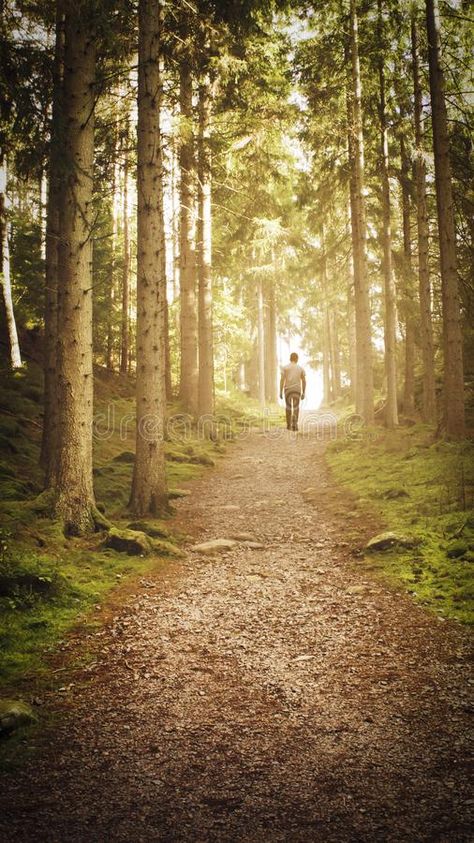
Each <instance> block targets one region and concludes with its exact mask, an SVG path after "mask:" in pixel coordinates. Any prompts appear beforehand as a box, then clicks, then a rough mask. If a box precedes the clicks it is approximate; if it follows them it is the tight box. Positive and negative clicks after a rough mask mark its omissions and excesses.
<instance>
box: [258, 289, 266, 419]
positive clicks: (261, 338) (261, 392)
mask: <svg viewBox="0 0 474 843" xmlns="http://www.w3.org/2000/svg"><path fill="white" fill-rule="evenodd" d="M257 356H258V400H259V401H260V405H261V406H262V407H264V406H265V325H264V309H263V284H262V279H261V277H260V276H259V279H258V281H257Z"/></svg>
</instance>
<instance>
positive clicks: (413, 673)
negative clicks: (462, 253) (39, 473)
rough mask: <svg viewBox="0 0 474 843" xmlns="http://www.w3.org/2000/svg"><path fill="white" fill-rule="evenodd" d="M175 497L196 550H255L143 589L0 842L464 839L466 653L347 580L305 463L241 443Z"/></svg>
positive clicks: (256, 443)
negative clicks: (215, 544) (207, 545)
mask: <svg viewBox="0 0 474 843" xmlns="http://www.w3.org/2000/svg"><path fill="white" fill-rule="evenodd" d="M307 487H314V488H317V490H318V491H317V492H313V494H312V497H313V499H314V500H313V502H312V503H310V502H308V496H309V495H302V494H301V492H302V490H305V489H306V488H307ZM192 489H193V495H192V497H190V498H187V499H185V500H183V501H180V503H179V515H178V522H179V523H180V524H181V525H184V526H185V527H186V529H187V531H188V532H190V531H191V532H192V533H193V534H194V536H195V540H196V541H198V540H205V539H207V538H216V537H222V536H229V534H234V533H237V532H242V531H245V532H250V533H251V534H252V535H253V536H254V537H255V539H256V540H257V541H258V542H259V543H262V544H263V545H264V548H263V549H258V548H249V547H248V546H245V545H242V544H239V545H237V546H236V547H235V548H233V549H231V550H229V551H228V552H226V553H224V554H220V555H219V556H216V557H214V558H204V557H200V556H199V555H197V554H195V553H193V552H190V554H189V557H188V558H187V560H186V561H184V562H183V563H182V564H180V565H179V566H175V568H174V572H173V573H168V574H166V575H165V576H161V577H160V576H158V577H156V578H151V577H150V578H149V579H147V580H144V581H143V582H142V587H141V588H140V590H139V591H138V592H137V594H136V595H135V596H134V598H133V599H132V600H131V601H130V603H129V604H128V605H127V606H126V607H125V608H124V609H123V610H122V611H121V612H120V615H119V616H118V617H116V618H115V620H114V622H113V624H112V625H111V626H110V628H109V629H108V630H106V631H105V632H102V633H101V635H100V636H99V637H98V639H97V640H98V641H99V646H98V649H97V659H96V664H95V665H92V667H91V669H90V670H89V671H85V672H83V673H82V674H79V675H78V676H77V679H76V681H75V684H74V685H73V686H72V687H71V688H70V689H69V690H68V691H67V693H66V694H63V697H65V700H64V703H63V705H64V707H65V708H66V709H67V708H68V706H69V707H70V716H68V717H66V718H65V720H64V721H63V722H62V724H61V726H60V727H59V729H58V730H57V731H56V732H55V733H54V736H53V737H52V738H49V739H48V741H47V746H42V747H40V749H41V753H40V755H41V757H40V759H39V760H38V758H35V760H34V761H32V762H31V763H30V764H29V765H28V767H27V769H26V770H25V771H24V772H22V773H21V774H17V775H16V776H15V777H14V779H13V780H10V781H4V782H3V784H2V785H1V787H0V839H1V840H2V841H4V840H8V841H10V840H11V841H17V840H22V841H26V840H28V841H30V840H31V841H39V840H44V841H51V843H53V841H54V842H55V841H61V843H65V841H68V843H69V841H71V843H75V841H80V842H81V843H88V842H89V841H130V842H131V841H133V843H137V841H193V843H198V841H199V843H205V842H206V841H229V842H230V841H242V843H243V841H245V843H251V841H252V843H265V841H272V843H274V841H288V843H297V841H321V842H322V843H328V841H379V840H380V841H417V843H418V841H467V840H468V839H469V832H468V825H467V821H466V810H465V809H464V810H463V808H462V802H463V796H464V797H466V790H467V771H466V766H465V765H466V746H465V743H466V733H467V723H466V719H467V716H468V709H469V706H468V693H467V692H468V687H469V686H468V681H467V679H466V673H467V671H466V659H467V646H468V643H467V635H466V633H465V632H464V631H462V630H461V629H458V628H457V627H456V626H455V625H454V624H447V623H442V622H440V621H439V620H437V619H436V618H434V617H432V616H429V615H427V614H425V613H424V612H423V610H422V609H420V608H418V607H416V606H415V605H413V603H412V602H411V601H410V599H409V598H408V597H404V596H400V595H396V594H394V593H392V592H390V591H389V590H388V589H387V588H386V587H384V586H382V585H381V584H380V583H376V582H375V581H374V582H373V581H371V580H370V579H369V577H368V575H367V573H365V574H364V573H363V572H359V571H360V570H361V569H359V570H358V568H357V563H354V559H353V558H351V557H350V555H349V551H350V548H349V547H347V546H346V545H345V544H344V537H345V532H346V531H347V529H348V524H350V525H352V526H354V524H355V523H356V521H357V519H356V517H355V514H354V513H352V515H350V514H349V515H348V514H347V511H348V510H350V509H351V508H352V509H353V506H351V505H350V504H349V505H347V503H346V504H344V498H343V496H339V498H338V499H339V500H340V501H341V505H340V512H339V513H338V512H337V510H335V509H334V506H333V502H334V499H335V490H334V489H333V488H332V487H331V482H330V480H329V479H328V477H327V475H326V473H325V470H324V464H323V460H322V446H321V445H320V444H318V443H317V442H316V441H315V440H312V439H300V440H299V441H295V440H294V438H293V439H292V438H290V436H288V437H286V436H285V438H284V439H281V440H278V441H277V442H275V441H272V440H271V439H269V438H265V437H263V436H259V435H255V436H253V437H252V438H250V439H249V440H248V441H247V442H245V443H241V444H238V445H235V446H233V449H232V450H231V452H230V456H229V457H228V458H227V459H225V460H224V461H223V462H222V463H221V464H220V466H219V467H218V469H216V470H215V471H211V472H209V473H207V474H206V475H205V476H204V477H203V478H202V479H201V480H200V481H198V482H197V483H195V484H193V486H192ZM329 504H331V505H329ZM341 539H342V540H343V541H342V543H341ZM463 675H464V678H463ZM59 698H61V695H59ZM56 699H58V697H56Z"/></svg>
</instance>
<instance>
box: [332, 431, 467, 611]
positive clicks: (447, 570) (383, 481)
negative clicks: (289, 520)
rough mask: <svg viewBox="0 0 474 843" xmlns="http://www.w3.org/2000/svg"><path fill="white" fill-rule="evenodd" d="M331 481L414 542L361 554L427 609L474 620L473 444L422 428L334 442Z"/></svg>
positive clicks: (367, 512) (368, 514)
mask: <svg viewBox="0 0 474 843" xmlns="http://www.w3.org/2000/svg"><path fill="white" fill-rule="evenodd" d="M327 456H328V461H329V464H330V466H331V468H332V470H333V473H334V476H335V478H336V480H338V481H339V482H341V483H342V484H344V485H346V486H347V487H348V488H349V489H350V490H351V491H352V492H353V493H354V494H355V496H356V498H357V502H358V507H359V509H360V510H361V511H362V512H363V513H364V515H365V517H366V518H367V519H368V520H370V519H371V518H373V520H374V523H378V524H381V523H382V524H384V525H385V527H386V529H387V530H392V531H394V532H397V533H402V534H405V535H406V534H408V535H409V536H412V537H414V538H415V539H416V540H417V544H416V547H415V549H403V548H400V547H394V548H393V549H391V550H387V551H384V552H380V553H375V554H374V553H371V554H370V556H369V555H366V560H367V563H368V564H370V566H371V567H375V568H376V569H378V570H379V571H380V572H381V573H383V575H384V576H387V577H388V578H389V579H390V580H391V581H392V582H395V583H399V584H402V585H403V586H404V588H406V589H407V590H408V591H409V592H410V593H411V594H412V595H413V597H414V599H415V600H417V601H418V602H419V603H422V604H423V605H424V606H426V607H428V608H429V609H431V610H435V611H436V612H437V613H439V614H441V615H443V616H444V617H448V618H454V619H457V620H459V621H461V622H463V623H472V621H473V608H472V607H473V603H472V596H473V595H472V585H473V575H472V574H473V562H474V512H473V504H474V445H473V444H472V443H470V442H468V441H463V442H448V441H444V440H435V438H434V436H433V433H432V431H431V430H430V429H429V428H427V427H425V426H422V425H417V426H414V427H412V428H403V429H399V430H396V431H383V432H381V431H380V430H378V431H372V433H371V435H369V436H367V437H366V438H364V439H361V440H359V441H351V440H349V439H339V440H337V441H335V442H332V443H331V444H330V445H329V447H328V451H327Z"/></svg>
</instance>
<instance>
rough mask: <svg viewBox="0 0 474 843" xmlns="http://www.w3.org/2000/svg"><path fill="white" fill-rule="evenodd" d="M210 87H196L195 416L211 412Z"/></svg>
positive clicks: (204, 81)
mask: <svg viewBox="0 0 474 843" xmlns="http://www.w3.org/2000/svg"><path fill="white" fill-rule="evenodd" d="M211 110H212V85H211V79H210V76H209V74H208V73H206V74H204V76H203V78H202V79H201V83H200V85H199V166H198V182H199V188H198V205H199V215H198V275H199V413H200V414H201V415H205V414H208V413H212V412H213V411H214V351H213V329H212V215H211V214H212V211H211V150H210V137H211Z"/></svg>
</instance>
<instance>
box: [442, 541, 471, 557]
mask: <svg viewBox="0 0 474 843" xmlns="http://www.w3.org/2000/svg"><path fill="white" fill-rule="evenodd" d="M468 550H469V546H468V544H467V542H465V541H462V539H458V540H457V541H453V542H451V543H450V545H449V547H448V549H447V551H446V555H447V557H448V559H460V558H461V557H462V556H465V554H466V553H467V552H468Z"/></svg>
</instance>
